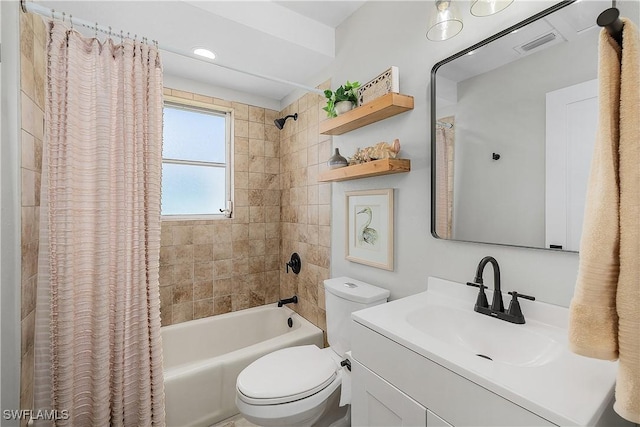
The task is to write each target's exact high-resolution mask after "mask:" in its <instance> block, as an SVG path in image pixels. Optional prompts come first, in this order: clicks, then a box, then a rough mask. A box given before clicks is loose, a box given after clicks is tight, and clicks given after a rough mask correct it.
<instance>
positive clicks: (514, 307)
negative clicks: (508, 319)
mask: <svg viewBox="0 0 640 427" xmlns="http://www.w3.org/2000/svg"><path fill="white" fill-rule="evenodd" d="M509 295H511V302H510V303H509V309H508V310H507V315H509V316H512V317H513V318H514V320H513V321H512V322H513V323H518V324H523V323H525V320H524V315H523V314H522V310H521V309H520V303H519V302H518V297H520V298H524V299H528V300H531V301H535V297H532V296H530V295H525V294H519V293H517V292H516V291H513V292H509Z"/></svg>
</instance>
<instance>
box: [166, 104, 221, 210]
mask: <svg viewBox="0 0 640 427" xmlns="http://www.w3.org/2000/svg"><path fill="white" fill-rule="evenodd" d="M230 122H231V112H229V111H220V110H215V109H213V108H202V107H194V106H191V105H182V104H178V103H174V102H165V105H164V127H163V147H162V215H166V216H180V217H183V216H185V215H199V216H202V215H222V213H221V212H220V210H221V209H222V210H224V209H226V208H227V206H228V205H227V201H229V200H231V171H230V169H231V168H230V162H229V159H230V152H231V137H230V129H231V124H230Z"/></svg>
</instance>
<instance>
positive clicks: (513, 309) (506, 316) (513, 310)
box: [467, 256, 535, 324]
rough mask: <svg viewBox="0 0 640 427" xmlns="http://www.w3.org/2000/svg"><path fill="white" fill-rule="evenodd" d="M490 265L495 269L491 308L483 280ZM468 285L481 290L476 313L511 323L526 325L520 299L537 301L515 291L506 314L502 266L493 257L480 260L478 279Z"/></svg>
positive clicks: (477, 271) (511, 293) (474, 308)
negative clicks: (483, 274) (501, 274)
mask: <svg viewBox="0 0 640 427" xmlns="http://www.w3.org/2000/svg"><path fill="white" fill-rule="evenodd" d="M489 263H491V266H492V267H493V300H492V301H491V307H489V302H488V301H487V296H486V294H485V293H484V290H485V289H486V288H487V287H486V286H485V285H484V281H483V279H482V273H484V267H485V266H486V265H487V264H489ZM467 285H469V286H475V287H478V288H480V291H479V292H478V298H477V300H476V304H475V306H474V307H473V310H474V311H477V312H478V313H481V314H486V315H487V316H491V317H497V318H498V319H500V320H506V321H507V322H511V323H517V324H523V323H525V320H524V315H523V314H522V310H521V309H520V303H519V302H518V297H521V298H525V299H528V300H532V301H533V300H535V297H532V296H529V295H524V294H520V293H518V292H515V291H513V292H509V295H511V303H509V309H508V310H507V311H506V312H505V311H504V304H503V302H502V290H501V289H500V266H499V265H498V261H496V259H495V258H494V257H491V256H486V257H484V258H482V259H481V260H480V263H479V264H478V269H477V270H476V277H475V278H474V279H473V282H467Z"/></svg>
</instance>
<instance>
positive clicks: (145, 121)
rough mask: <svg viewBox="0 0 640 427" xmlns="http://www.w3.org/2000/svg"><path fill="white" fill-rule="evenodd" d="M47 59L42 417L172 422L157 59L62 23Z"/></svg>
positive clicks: (135, 45)
mask: <svg viewBox="0 0 640 427" xmlns="http://www.w3.org/2000/svg"><path fill="white" fill-rule="evenodd" d="M47 59H48V63H47V86H46V103H45V104H46V107H45V142H44V149H43V171H42V190H41V191H42V193H41V194H42V196H41V197H42V203H41V225H40V230H41V235H40V253H39V267H38V269H39V270H38V289H37V304H36V343H35V355H36V362H35V365H36V366H35V368H36V369H35V378H34V387H35V397H34V409H35V410H36V411H37V410H48V411H51V412H49V414H53V416H54V417H56V418H57V420H54V421H53V424H55V425H71V426H107V425H111V426H144V425H164V386H163V376H162V348H161V337H160V296H159V287H158V268H159V252H160V176H161V147H162V69H161V64H160V58H159V56H158V51H157V49H156V48H155V47H153V46H149V45H147V44H146V43H141V42H135V41H133V40H130V39H124V40H123V41H122V43H120V44H116V43H115V42H114V41H113V40H111V39H108V40H106V41H105V42H100V41H98V40H97V39H95V38H85V37H83V36H82V35H81V34H79V33H78V32H76V31H74V30H69V29H68V28H66V27H65V26H64V24H62V23H60V22H52V23H50V24H49V39H48V43H47ZM45 423H46V424H49V422H48V421H47V422H45Z"/></svg>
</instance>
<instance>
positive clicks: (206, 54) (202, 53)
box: [193, 47, 216, 59]
mask: <svg viewBox="0 0 640 427" xmlns="http://www.w3.org/2000/svg"><path fill="white" fill-rule="evenodd" d="M193 54H194V55H198V56H202V57H204V58H208V59H216V54H215V53H213V52H211V51H210V50H209V49H205V48H203V47H197V48H195V49H193Z"/></svg>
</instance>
